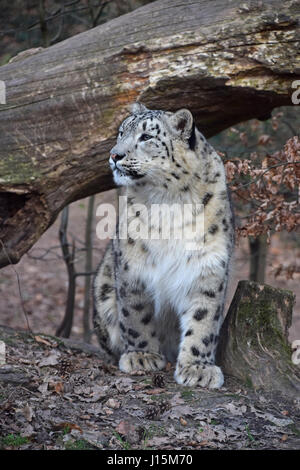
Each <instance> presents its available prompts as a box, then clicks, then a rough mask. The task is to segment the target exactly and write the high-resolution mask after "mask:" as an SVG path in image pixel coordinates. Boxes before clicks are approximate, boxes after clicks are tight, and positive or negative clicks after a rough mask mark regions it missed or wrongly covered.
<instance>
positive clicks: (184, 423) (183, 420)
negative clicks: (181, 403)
mask: <svg viewBox="0 0 300 470" xmlns="http://www.w3.org/2000/svg"><path fill="white" fill-rule="evenodd" d="M179 421H180V423H181V424H182V426H186V425H187V421H186V420H185V419H183V418H182V417H180V418H179Z"/></svg>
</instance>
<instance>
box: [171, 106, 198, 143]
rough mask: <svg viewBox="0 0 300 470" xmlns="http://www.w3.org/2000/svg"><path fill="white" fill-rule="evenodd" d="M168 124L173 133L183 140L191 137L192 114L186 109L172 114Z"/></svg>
mask: <svg viewBox="0 0 300 470" xmlns="http://www.w3.org/2000/svg"><path fill="white" fill-rule="evenodd" d="M169 122H170V124H171V127H172V129H173V131H175V132H176V134H177V135H178V136H179V137H181V138H182V139H184V140H188V139H189V138H190V136H191V133H192V131H193V126H194V119H193V116H192V113H191V112H190V111H189V110H188V109H180V110H179V111H176V113H174V114H172V116H170V118H169Z"/></svg>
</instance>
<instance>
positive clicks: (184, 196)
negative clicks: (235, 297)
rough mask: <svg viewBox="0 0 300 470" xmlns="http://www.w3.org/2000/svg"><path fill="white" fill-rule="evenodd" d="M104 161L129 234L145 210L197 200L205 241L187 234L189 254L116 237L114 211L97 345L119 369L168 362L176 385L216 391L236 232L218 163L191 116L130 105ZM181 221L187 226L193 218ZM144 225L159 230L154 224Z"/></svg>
mask: <svg viewBox="0 0 300 470" xmlns="http://www.w3.org/2000/svg"><path fill="white" fill-rule="evenodd" d="M110 165H111V168H112V171H113V176H114V180H115V182H116V184H117V185H120V186H121V190H120V194H122V195H126V196H127V198H128V213H127V218H128V226H129V228H130V227H131V226H136V224H137V223H138V224H139V226H140V229H141V231H142V230H143V229H145V228H146V226H147V211H146V210H145V208H147V209H148V211H149V212H150V207H151V205H152V204H174V203H177V204H184V203H186V204H194V205H196V204H203V206H201V207H202V209H201V207H200V209H197V210H196V211H195V213H194V214H193V215H194V216H195V217H196V218H197V217H201V216H202V215H203V214H202V212H203V211H204V235H203V234H202V235H201V234H194V235H193V241H194V242H195V243H196V244H198V245H199V246H200V244H202V245H201V248H200V249H199V250H190V249H187V245H186V240H177V239H171V240H165V239H154V240H153V239H147V238H146V237H145V239H136V238H135V237H134V234H133V233H131V232H130V230H128V237H127V239H122V238H120V236H119V235H118V234H119V227H120V224H121V223H122V222H123V218H124V217H125V216H126V215H125V214H121V216H120V220H119V222H118V225H117V235H116V238H115V239H114V240H112V241H111V242H110V243H109V245H108V247H107V250H106V253H105V255H104V258H103V260H102V262H101V264H100V266H99V268H98V271H97V274H96V276H95V280H94V304H95V315H94V323H95V329H96V331H97V333H98V337H99V341H100V343H101V344H102V346H103V347H104V348H105V349H106V350H107V351H110V352H111V353H112V354H114V355H115V356H116V357H117V358H118V361H119V367H120V369H121V370H122V371H124V372H132V371H135V370H139V369H143V370H157V369H162V368H163V367H164V366H165V364H166V360H170V361H174V362H176V370H175V380H176V381H177V382H178V383H180V384H184V385H189V386H194V385H197V384H198V385H200V386H204V387H206V386H207V387H210V388H217V387H220V386H222V384H223V374H222V371H221V369H220V368H219V367H218V366H216V365H215V352H216V347H217V343H218V338H219V330H220V326H221V323H222V318H223V316H222V312H223V306H224V298H225V292H226V285H227V279H228V266H229V261H230V257H231V253H232V249H233V238H234V228H233V218H232V212H231V207H230V201H229V196H228V191H227V186H226V181H225V173H224V167H223V164H222V161H221V159H220V157H219V156H218V154H217V153H216V152H215V151H214V149H213V148H212V147H211V146H210V145H209V143H208V142H207V141H206V140H205V138H204V137H203V135H202V134H201V133H200V132H199V131H198V129H197V128H196V126H195V123H194V120H193V117H192V115H191V113H190V112H189V111H188V110H185V109H183V110H179V111H177V112H176V113H170V112H163V111H158V110H148V109H147V108H145V106H143V105H141V104H136V105H134V107H133V111H132V114H131V115H130V116H129V117H128V118H127V119H125V120H124V121H123V123H122V124H121V126H120V129H119V135H118V140H117V143H116V145H115V146H114V147H113V149H112V150H111V157H110ZM137 204H139V206H137ZM133 205H134V206H133ZM131 208H132V210H131ZM183 223H185V224H186V227H185V228H188V227H187V226H188V224H189V223H190V221H184V222H183ZM131 224H133V225H131ZM151 227H152V229H154V230H155V229H156V230H157V231H158V232H161V230H162V229H161V225H160V224H159V220H156V221H152V219H151ZM142 233H143V232H142ZM198 245H197V246H198Z"/></svg>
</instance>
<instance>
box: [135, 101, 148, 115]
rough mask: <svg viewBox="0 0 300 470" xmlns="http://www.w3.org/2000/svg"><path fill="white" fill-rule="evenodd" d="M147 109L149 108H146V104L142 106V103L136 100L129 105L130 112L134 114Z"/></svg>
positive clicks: (144, 111)
mask: <svg viewBox="0 0 300 470" xmlns="http://www.w3.org/2000/svg"><path fill="white" fill-rule="evenodd" d="M147 111H149V109H148V108H146V106H144V105H143V104H142V103H138V102H136V103H133V105H132V106H131V113H132V114H135V115H137V114H142V113H146V112H147Z"/></svg>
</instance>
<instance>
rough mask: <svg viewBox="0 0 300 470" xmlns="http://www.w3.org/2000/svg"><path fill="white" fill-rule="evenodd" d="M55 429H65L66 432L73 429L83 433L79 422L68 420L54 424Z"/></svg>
mask: <svg viewBox="0 0 300 470" xmlns="http://www.w3.org/2000/svg"><path fill="white" fill-rule="evenodd" d="M54 429H55V430H57V431H60V430H63V431H65V432H71V431H72V430H73V429H75V430H76V431H79V432H80V433H81V434H82V429H81V427H80V426H78V424H74V423H70V422H68V421H62V422H61V423H57V424H55V425H54Z"/></svg>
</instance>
